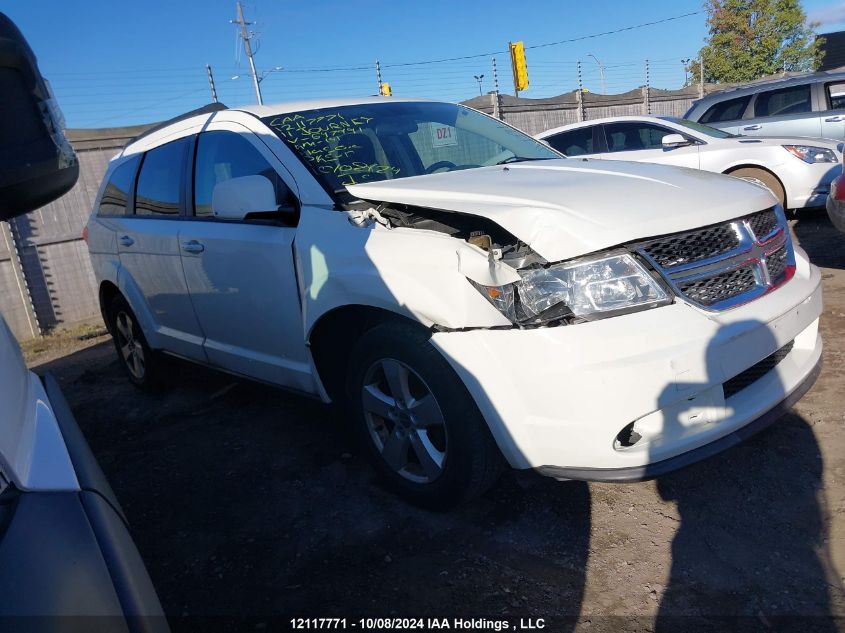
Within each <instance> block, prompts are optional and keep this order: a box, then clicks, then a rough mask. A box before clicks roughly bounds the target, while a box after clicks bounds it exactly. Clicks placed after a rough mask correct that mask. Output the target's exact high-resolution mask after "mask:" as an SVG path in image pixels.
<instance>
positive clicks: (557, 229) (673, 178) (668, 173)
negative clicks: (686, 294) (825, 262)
mask: <svg viewBox="0 0 845 633" xmlns="http://www.w3.org/2000/svg"><path fill="white" fill-rule="evenodd" d="M347 189H348V190H349V192H350V193H351V194H352V195H354V196H356V197H358V198H360V199H362V200H372V201H378V202H388V203H391V202H392V203H399V204H409V205H414V206H419V207H427V208H433V209H441V210H446V211H455V212H459V213H466V214H471V215H478V216H484V217H487V218H490V219H491V220H493V221H494V222H496V223H497V224H499V225H500V226H501V227H502V228H504V229H506V230H507V231H509V232H510V233H511V234H513V235H514V236H516V237H517V238H519V239H520V240H522V241H523V242H525V243H526V244H528V245H529V246H530V247H531V248H532V249H534V251H535V252H537V253H538V254H539V255H540V256H542V257H544V258H545V259H546V260H548V261H560V260H563V259H569V258H571V257H577V256H579V255H585V254H587V253H591V252H594V251H597V250H601V249H604V248H608V247H611V246H617V245H619V244H623V243H625V242H630V241H632V240H638V239H643V238H647V237H653V236H658V235H665V234H667V233H675V232H678V231H685V230H688V229H693V228H697V227H700V226H706V225H708V224H715V223H718V222H724V221H726V220H731V219H734V218H737V217H740V216H743V215H747V214H749V213H753V212H755V211H760V210H762V209H766V208H769V207H771V206H772V205H774V204H776V200H775V198H774V196H773V195H772V194H771V193H770V192H769V191H768V190H767V189H764V188H762V187H760V186H758V185H754V184H751V183H748V182H745V181H743V180H739V179H737V178H732V177H730V176H722V175H719V174H712V173H709V172H704V171H698V170H694V169H683V168H678V167H667V166H665V165H654V164H647V163H632V162H623V161H597V160H584V159H560V160H557V159H554V160H542V161H539V160H538V161H531V162H522V163H511V164H508V165H500V166H495V167H479V168H475V169H465V170H459V171H451V172H444V173H439V174H430V175H427V176H413V177H409V178H397V179H394V180H384V181H379V182H374V183H366V184H358V185H350V186H348V187H347Z"/></svg>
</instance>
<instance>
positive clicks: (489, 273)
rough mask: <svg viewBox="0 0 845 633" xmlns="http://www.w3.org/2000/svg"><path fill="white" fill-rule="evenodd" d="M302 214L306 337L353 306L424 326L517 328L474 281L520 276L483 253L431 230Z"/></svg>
mask: <svg viewBox="0 0 845 633" xmlns="http://www.w3.org/2000/svg"><path fill="white" fill-rule="evenodd" d="M303 211H304V212H303V213H302V218H301V221H300V224H299V227H298V229H297V236H296V240H295V242H294V257H295V261H296V268H297V278H298V284H299V289H300V297H301V300H302V315H303V326H304V331H305V332H306V338H307V336H308V335H309V334H310V332H311V330H312V329H313V327H314V325H315V324H316V323H317V321H318V320H319V319H320V318H321V317H322V316H323V315H325V314H328V313H329V312H331V311H333V310H335V309H338V308H341V307H344V306H349V305H362V306H372V307H374V308H381V309H384V310H389V311H392V312H395V313H397V314H401V315H403V316H406V317H408V318H411V319H413V320H415V321H417V322H419V323H421V324H422V325H424V326H426V327H435V326H441V327H445V328H449V329H463V328H473V327H478V328H487V327H502V326H510V325H511V323H510V321H508V319H507V318H506V317H504V316H503V315H502V314H501V313H500V312H499V311H498V310H496V309H495V308H494V307H493V306H492V305H490V303H489V302H487V301H486V300H485V299H484V298H483V297H482V296H481V295H480V294H479V293H478V292H476V291H475V290H474V289H473V288H472V286H471V284H470V282H469V281H468V279H472V280H473V281H475V282H477V283H481V284H487V285H496V284H500V283H510V282H511V281H515V280H516V279H518V275H517V273H516V270H514V269H513V268H511V267H510V266H508V265H506V264H503V263H502V262H500V261H496V260H493V259H492V258H491V257H490V254H489V253H488V252H485V251H484V250H482V249H481V248H479V247H478V246H474V245H472V244H469V243H467V242H465V241H463V240H459V239H455V238H453V237H450V236H449V235H446V234H443V233H439V232H436V231H432V230H419V229H415V228H389V227H386V226H384V225H382V224H380V223H378V222H370V223H362V222H360V221H359V220H360V218H356V221H355V222H353V221H351V219H350V216H349V215H348V214H347V213H346V212H339V211H337V210H329V209H321V208H315V207H311V208H308V209H305V210H303Z"/></svg>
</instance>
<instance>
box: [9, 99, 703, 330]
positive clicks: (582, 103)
mask: <svg viewBox="0 0 845 633" xmlns="http://www.w3.org/2000/svg"><path fill="white" fill-rule="evenodd" d="M698 95H699V92H698V88H696V87H693V88H685V89H682V90H674V91H668V90H657V89H654V88H650V89H649V88H645V87H644V88H642V89H637V90H632V91H630V92H626V93H624V94H619V95H598V94H592V93H589V92H580V91H574V92H570V93H567V94H563V95H560V96H558V97H553V98H549V99H517V98H515V97H511V96H508V95H498V97H497V96H495V95H493V94H488V95H483V96H479V97H475V98H474V99H471V100H469V101H465V102H464V103H466V104H467V105H469V106H471V107H474V108H476V109H478V110H481V111H482V112H487V113H488V114H492V115H494V116H498V117H500V118H501V119H503V120H505V121H507V122H508V123H510V124H512V125H514V126H516V127H518V128H520V129H522V130H524V131H525V132H527V133H529V134H536V133H538V132H542V131H543V130H547V129H549V128H553V127H557V126H559V125H565V124H567V123H574V122H576V121H583V120H588V119H596V118H601V117H606V116H615V115H622V114H644V113H651V114H671V115H676V116H680V115H682V114H683V113H684V112H686V110H687V109H688V108H689V106H690V104H691V103H692V101H693V100H694V99H697V98H698ZM148 127H150V126H137V127H134V128H113V129H99V130H70V131H69V133H68V136H69V138H70V141H71V143H72V144H73V146H74V149H75V150H76V152H77V156H78V157H79V163H80V170H79V181H78V182H77V183H76V185H75V186H74V188H73V189H72V190H71V191H69V192H68V193H67V194H66V195H64V196H62V197H61V198H59V199H58V200H56V201H54V202H52V203H50V204H48V205H47V206H45V207H42V208H41V209H38V210H36V211H33V212H32V213H29V214H27V215H24V216H21V217H18V218H15V219H14V220H12V221H10V222H0V313H2V315H3V316H4V317H5V319H6V321H7V322H8V323H9V326H10V327H11V328H12V331H13V332H14V333H15V335H16V336H17V337H18V338H19V339H20V340H25V339H28V338H32V337H35V336H39V335H41V334H44V333H46V332H49V331H50V330H52V329H54V328H56V327H65V326H69V325H73V324H74V323H78V322H81V321H85V320H88V319H92V318H97V317H98V316H99V313H100V312H99V305H98V298H97V289H96V283H95V280H94V275H93V271H92V269H91V264H90V261H89V259H88V252H87V248H86V245H85V243H84V242H83V241H82V237H81V235H82V228H83V227H84V226H85V223H86V221H87V219H88V215H89V213H90V212H91V207H92V206H93V204H94V199H95V198H96V195H97V190H98V188H99V186H100V181H101V180H102V177H103V174H104V173H105V170H106V166H107V164H108V161H109V160H110V159H111V157H112V156H113V155H114V154H115V153H116V152H117V151H118V150H119V149H120V148H121V147H123V145H124V144H125V143H126V142H127V141H128V140H129V139H131V138H132V137H133V136H135V135H137V134H139V133H140V132H141V131H143V130H145V129H147V128H148Z"/></svg>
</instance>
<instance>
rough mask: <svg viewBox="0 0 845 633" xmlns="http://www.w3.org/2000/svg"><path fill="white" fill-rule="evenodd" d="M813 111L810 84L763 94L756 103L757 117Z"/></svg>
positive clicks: (755, 113)
mask: <svg viewBox="0 0 845 633" xmlns="http://www.w3.org/2000/svg"><path fill="white" fill-rule="evenodd" d="M812 109H813V106H812V103H811V102H810V85H809V84H804V85H803V86H790V87H789V88H781V89H780V90H769V91H768V92H761V93H760V94H758V95H757V101H755V102H754V116H755V117H759V116H786V115H789V114H801V113H803V112H811V111H812Z"/></svg>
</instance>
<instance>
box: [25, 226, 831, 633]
mask: <svg viewBox="0 0 845 633" xmlns="http://www.w3.org/2000/svg"><path fill="white" fill-rule="evenodd" d="M793 229H794V232H795V234H796V235H797V237H798V239H799V241H800V242H801V244H802V245H803V246H804V248H805V249H806V250H807V251H808V252H809V253H810V256H811V258H812V259H813V260H814V261H815V263H817V264H818V265H820V266H822V267H824V270H823V273H824V290H825V309H824V316H823V317H822V333H823V336H824V340H825V353H824V363H825V365H824V371H823V373H822V375H821V378H820V379H819V381H818V383H817V384H816V386H815V387H814V388H813V390H812V391H811V392H810V393H809V394H808V395H807V396H805V398H804V399H803V400H802V401H801V402H800V403H799V404H798V406H797V407H796V408H795V410H794V411H793V412H792V413H790V414H788V415H787V416H785V417H784V418H783V419H782V420H781V421H779V422H778V423H777V424H776V425H775V426H773V427H772V428H770V429H769V430H767V431H765V432H763V433H761V434H760V435H758V436H756V437H755V438H753V439H751V440H749V441H748V442H746V443H744V444H743V445H741V446H739V447H736V448H734V449H732V450H730V451H728V452H725V453H723V454H720V455H718V456H717V457H715V458H712V459H710V460H708V461H706V462H704V463H701V464H698V465H695V466H692V467H690V468H687V469H685V470H683V471H680V472H677V473H674V474H671V475H669V476H665V477H663V478H661V479H659V480H657V481H650V482H645V483H637V484H630V485H627V484H626V485H621V484H586V483H581V482H565V483H562V482H557V481H554V480H550V479H544V478H541V477H537V476H533V475H529V474H517V473H508V474H506V475H505V477H504V478H503V479H502V481H501V483H500V484H499V485H498V486H497V487H496V488H495V489H494V490H492V491H491V492H490V493H488V494H487V495H486V496H485V497H484V498H483V499H481V500H480V501H478V502H476V503H474V504H472V505H470V506H467V507H464V508H461V509H459V510H458V511H454V512H451V513H448V514H433V513H430V512H426V511H422V510H418V509H415V508H413V507H409V506H408V505H406V504H405V503H403V502H402V501H400V500H398V499H396V498H394V497H393V496H392V495H391V494H389V493H388V492H386V491H384V490H383V489H382V488H380V486H379V484H378V482H376V481H374V477H373V473H372V471H371V470H370V468H369V467H368V466H367V464H366V462H365V461H364V459H363V456H362V455H359V453H358V451H357V449H356V447H355V445H354V442H353V440H352V438H351V435H350V434H349V433H348V431H347V429H346V428H345V426H344V420H343V416H342V415H340V414H339V413H338V412H337V411H335V410H334V409H332V408H330V407H326V406H324V405H322V404H319V403H317V402H313V401H310V400H307V399H303V398H300V397H296V396H292V395H288V394H286V393H284V392H281V391H278V390H274V389H271V388H268V387H264V386H261V385H258V384H252V383H249V382H247V381H242V380H237V379H234V378H232V377H229V376H226V375H222V374H219V373H215V372H212V371H209V370H206V369H202V368H199V367H196V366H193V365H188V364H182V363H176V364H175V365H174V371H172V377H171V379H170V381H169V382H170V383H171V384H170V385H169V388H167V389H164V390H160V391H155V392H151V393H149V392H143V391H139V390H137V389H135V388H133V387H132V386H131V385H130V384H129V382H128V381H127V380H126V379H125V378H124V376H123V375H122V373H121V371H120V368H119V366H118V365H117V362H116V357H115V354H114V350H113V348H112V347H111V344H110V339H108V338H106V337H104V336H102V334H101V333H100V335H99V336H97V334H98V333H97V332H96V331H93V332H92V331H90V330H89V331H86V332H84V333H83V334H82V340H79V335H78V334H77V333H71V334H69V335H65V336H64V337H62V336H57V337H53V339H50V340H53V341H54V343H52V344H51V345H47V346H46V347H45V346H44V345H40V346H34V347H35V348H37V350H40V351H38V352H34V351H33V346H32V345H30V346H28V347H29V348H30V349H28V352H29V355H30V358H31V360H32V364H33V365H35V366H36V370H37V371H39V372H43V371H46V370H49V371H52V372H54V373H55V374H56V375H57V376H58V378H59V380H60V382H61V384H62V386H63V388H64V391H65V394H66V395H67V397H68V400H69V401H70V403H71V406H72V408H73V410H74V412H75V414H76V417H77V419H78V421H79V423H80V425H81V427H82V429H83V431H84V432H85V434H86V435H87V437H88V439H89V442H90V444H91V446H92V448H93V450H94V452H95V454H96V455H97V457H98V458H99V460H100V463H101V464H102V466H103V469H104V470H105V472H106V474H107V476H108V477H109V479H110V480H111V483H112V485H113V487H114V489H115V491H116V493H117V496H118V498H119V499H120V501H121V503H122V504H123V506H124V509H125V511H126V514H127V515H128V517H129V520H130V522H131V527H132V532H133V535H134V537H135V539H136V542H137V544H138V547H139V549H140V551H141V553H142V555H143V557H144V559H145V560H146V563H147V567H148V568H149V571H150V574H151V576H152V578H153V581H154V583H155V585H156V587H157V589H158V593H159V596H160V597H161V601H162V603H163V605H164V608H165V611H166V612H167V613H168V615H169V616H171V618H172V621H171V624H172V626H173V628H174V629H188V628H192V627H191V626H190V625H191V623H192V622H196V620H193V619H192V618H193V617H195V616H227V617H229V618H234V619H232V620H226V621H228V622H230V623H231V624H232V626H233V627H234V628H239V627H241V626H243V627H246V628H249V629H252V628H254V627H256V626H257V627H258V628H259V629H261V628H269V629H271V630H272V629H273V623H274V621H273V620H272V619H271V618H273V617H274V616H277V617H278V616H281V615H284V616H286V617H289V616H292V615H300V616H308V617H315V616H329V615H336V616H347V617H353V616H356V617H357V616H359V615H367V616H373V617H388V616H398V615H402V616H420V617H429V616H431V617H434V616H437V617H441V616H453V615H458V614H460V615H465V616H471V617H484V618H490V619H500V618H504V619H508V620H509V622H510V623H511V624H512V625H513V624H514V623H518V618H519V617H526V618H527V617H533V618H545V619H546V625H547V628H546V630H553V631H558V630H571V629H572V628H573V627H574V628H575V629H576V630H578V631H597V630H631V631H640V630H643V631H646V630H647V631H651V630H655V629H656V630H691V629H692V628H695V626H698V625H700V626H702V627H713V628H711V629H708V630H719V629H723V628H725V627H728V626H730V627H735V626H737V625H739V624H743V625H746V626H747V627H748V629H749V630H772V629H783V630H793V629H800V630H805V631H806V630H837V628H836V627H837V626H841V625H843V623H845V621H834V620H831V619H828V618H827V616H831V615H833V616H837V617H840V616H845V593H843V576H842V574H843V571H845V486H843V478H845V457H843V455H845V451H843V449H845V439H843V438H844V437H845V436H843V433H842V431H841V427H842V425H843V422H845V385H844V383H843V377H844V376H845V373H843V349H845V336H843V334H845V235H842V234H839V233H837V232H836V231H835V230H834V229H833V228H832V227H831V226H830V224H829V222H828V220H827V217H826V216H825V215H824V213H823V212H810V213H808V214H806V215H805V216H802V217H801V219H799V220H798V221H797V222H794V223H793ZM69 340H70V342H68V341H69ZM47 348H49V349H47ZM50 350H53V352H52V353H50ZM55 350H58V352H56V351H55ZM658 615H660V616H667V619H662V618H661V619H657V620H655V618H656V616H658ZM670 616H678V617H679V618H681V619H677V620H676V619H672V618H671V617H670ZM684 616H697V617H696V618H688V617H684ZM724 616H731V617H733V616H746V617H745V618H744V619H737V620H719V619H718V618H721V617H724ZM792 616H801V617H804V616H814V617H811V618H809V619H802V620H800V621H795V620H790V619H788V618H790V617H792ZM239 618H250V620H249V623H247V621H246V620H240V619H239ZM706 618H715V619H710V620H707V619H706ZM268 622H269V623H270V624H269V626H268ZM279 622H282V620H279Z"/></svg>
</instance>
